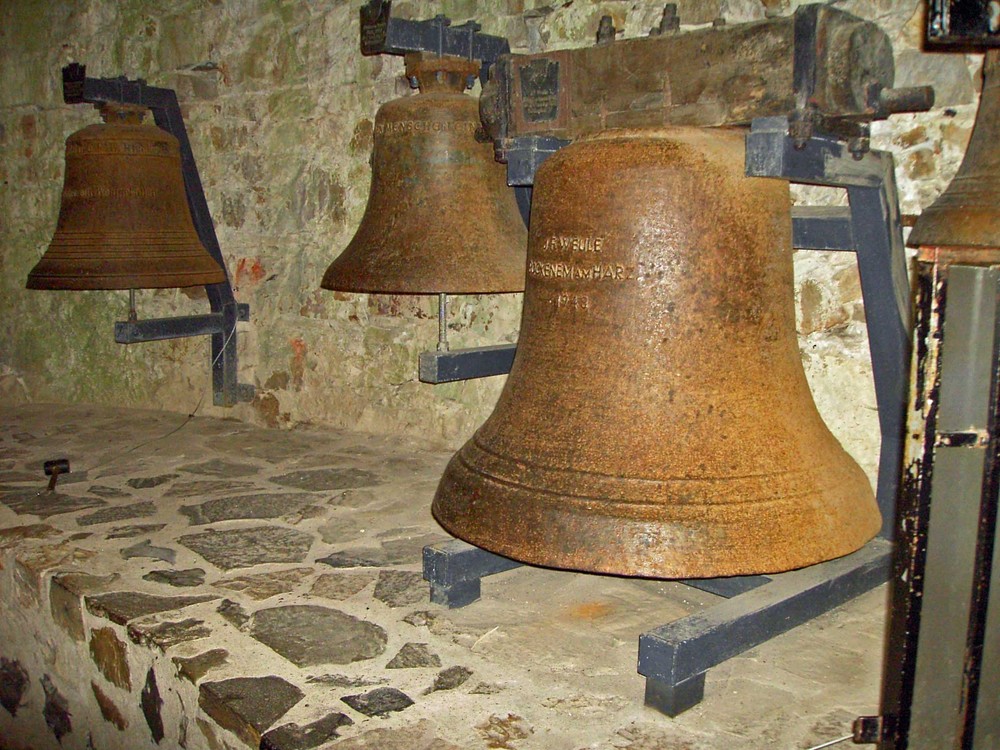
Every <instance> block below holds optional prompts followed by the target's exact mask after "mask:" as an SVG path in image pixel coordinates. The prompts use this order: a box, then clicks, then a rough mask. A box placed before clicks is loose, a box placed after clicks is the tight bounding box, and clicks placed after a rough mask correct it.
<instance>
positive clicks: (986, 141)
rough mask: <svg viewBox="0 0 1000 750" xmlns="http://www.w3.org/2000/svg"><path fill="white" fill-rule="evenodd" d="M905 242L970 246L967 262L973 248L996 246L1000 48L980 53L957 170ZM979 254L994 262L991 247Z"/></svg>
mask: <svg viewBox="0 0 1000 750" xmlns="http://www.w3.org/2000/svg"><path fill="white" fill-rule="evenodd" d="M906 244H908V245H910V246H911V247H950V248H962V247H964V248H969V251H967V252H965V253H963V262H969V263H975V262H976V261H977V258H976V257H975V256H976V253H975V251H974V250H973V249H974V248H983V249H988V248H993V249H994V250H995V249H997V248H1000V50H990V51H988V52H987V53H986V55H985V56H984V58H983V90H982V94H981V95H980V97H979V111H978V112H977V114H976V122H975V125H974V126H973V128H972V136H971V137H970V139H969V146H968V148H967V149H966V151H965V157H964V158H963V159H962V164H961V166H959V168H958V173H957V174H956V175H955V177H954V179H952V181H951V182H950V183H949V184H948V187H947V188H945V190H944V192H943V193H941V195H939V196H938V198H937V200H936V201H934V203H932V204H931V205H930V206H928V207H927V208H926V209H924V211H923V213H921V214H920V218H919V219H917V223H916V224H915V225H914V227H913V231H912V232H910V236H909V237H908V238H907V240H906ZM979 255H981V256H982V257H981V258H979V261H980V262H984V263H995V262H997V258H996V253H995V252H993V253H988V254H985V255H983V254H982V253H980V254H979Z"/></svg>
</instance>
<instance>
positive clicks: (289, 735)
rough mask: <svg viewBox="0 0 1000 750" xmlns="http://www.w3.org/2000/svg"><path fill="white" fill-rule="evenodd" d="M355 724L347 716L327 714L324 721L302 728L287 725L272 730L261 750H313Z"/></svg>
mask: <svg viewBox="0 0 1000 750" xmlns="http://www.w3.org/2000/svg"><path fill="white" fill-rule="evenodd" d="M353 723H354V720H353V719H351V717H350V716H348V715H347V714H342V713H340V712H336V713H332V714H327V715H326V716H324V717H323V718H322V719H319V720H318V721H314V722H313V723H312V724H307V725H306V726H304V727H302V726H299V725H298V724H285V725H283V726H280V727H278V728H277V729H272V730H271V731H270V732H268V733H267V734H265V735H264V736H263V737H262V738H261V742H260V748H261V750H312V748H314V747H317V746H319V745H322V744H323V743H324V742H328V741H329V740H332V739H335V738H336V737H338V736H340V735H339V733H338V731H337V730H338V729H340V728H341V727H347V726H350V725H352V724H353Z"/></svg>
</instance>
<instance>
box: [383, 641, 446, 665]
mask: <svg viewBox="0 0 1000 750" xmlns="http://www.w3.org/2000/svg"><path fill="white" fill-rule="evenodd" d="M440 666H441V657H439V656H438V655H437V654H435V653H434V652H433V651H431V649H430V646H428V645H427V644H426V643H404V644H403V647H402V648H401V649H399V651H398V652H397V653H396V655H395V656H394V657H392V658H391V659H390V660H389V663H388V664H386V665H385V668H386V669H416V668H418V667H440Z"/></svg>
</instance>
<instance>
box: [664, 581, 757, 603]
mask: <svg viewBox="0 0 1000 750" xmlns="http://www.w3.org/2000/svg"><path fill="white" fill-rule="evenodd" d="M771 580H772V579H771V578H768V577H767V576H728V577H726V578H685V579H684V580H682V581H678V583H683V584H684V585H685V586H690V587H691V588H693V589H698V590H699V591H707V592H708V593H709V594H715V595H716V596H722V597H725V598H726V599H732V598H733V597H734V596H739V595H740V594H745V593H746V592H747V591H753V590H754V589H755V588H757V587H759V586H764V585H765V584H768V583H770V582H771Z"/></svg>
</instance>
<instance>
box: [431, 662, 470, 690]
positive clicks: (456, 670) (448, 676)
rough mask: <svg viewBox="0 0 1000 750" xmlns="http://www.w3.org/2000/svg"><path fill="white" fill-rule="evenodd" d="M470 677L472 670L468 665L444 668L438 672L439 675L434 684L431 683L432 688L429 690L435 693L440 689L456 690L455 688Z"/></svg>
mask: <svg viewBox="0 0 1000 750" xmlns="http://www.w3.org/2000/svg"><path fill="white" fill-rule="evenodd" d="M470 677H472V670H471V669H469V668H468V667H462V666H455V667H448V668H447V669H442V670H441V671H440V672H438V674H437V677H435V678H434V684H433V685H431V688H430V690H428V691H427V692H428V693H433V692H436V691H438V690H454V689H455V688H457V687H459V686H461V685H464V684H465V683H466V682H467V681H468V679H469V678H470Z"/></svg>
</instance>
